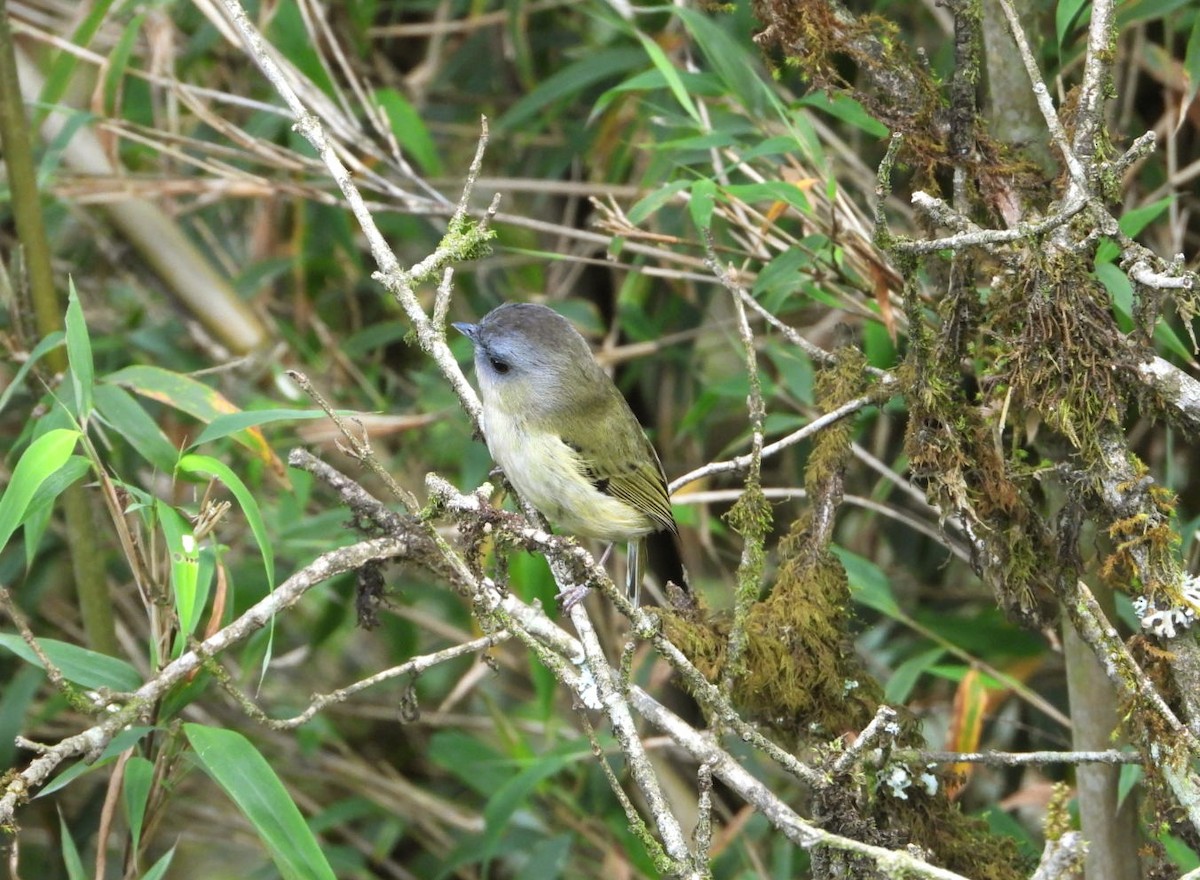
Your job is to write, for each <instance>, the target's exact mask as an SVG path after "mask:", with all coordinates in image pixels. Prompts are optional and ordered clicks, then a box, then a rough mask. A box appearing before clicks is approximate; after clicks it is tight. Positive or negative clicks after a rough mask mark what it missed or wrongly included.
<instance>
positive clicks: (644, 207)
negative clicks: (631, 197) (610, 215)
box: [626, 180, 691, 226]
mask: <svg viewBox="0 0 1200 880" xmlns="http://www.w3.org/2000/svg"><path fill="white" fill-rule="evenodd" d="M689 186H691V183H690V182H689V181H686V180H673V181H671V182H670V183H668V184H667V185H666V186H661V187H659V188H658V189H656V190H655V191H654V192H652V193H650V194H649V195H647V196H643V197H642V198H641V199H639V200H638V201H637V202H635V203H634V205H633V207H631V208H630V209H629V211H628V212H627V214H626V216H627V217H628V218H629V222H630V223H632V224H634V225H635V226H636V225H638V224H639V223H641V222H642V221H643V220H645V219H646V218H647V217H649V216H650V215H651V214H653V213H654V212H655V211H657V210H658V209H659V208H661V207H662V206H663V205H665V204H666V203H667V202H669V201H671V200H672V199H673V198H674V197H675V195H676V194H677V193H679V192H681V191H683V190H685V189H687V188H688V187H689Z"/></svg>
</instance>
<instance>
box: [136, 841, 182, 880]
mask: <svg viewBox="0 0 1200 880" xmlns="http://www.w3.org/2000/svg"><path fill="white" fill-rule="evenodd" d="M173 858H175V847H171V848H170V849H169V850H167V851H166V852H165V853H163V856H162V858H160V859H159V860H158V861H157V862H155V863H154V864H153V865H152V866H151V867H150V870H149V871H147V872H146V873H145V874H143V875H142V880H162V878H163V877H165V876H167V869H168V868H169V867H171V859H173Z"/></svg>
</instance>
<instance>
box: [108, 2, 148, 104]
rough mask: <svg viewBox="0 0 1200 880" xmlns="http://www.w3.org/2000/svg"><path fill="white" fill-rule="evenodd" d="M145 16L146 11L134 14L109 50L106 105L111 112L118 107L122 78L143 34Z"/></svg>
mask: <svg viewBox="0 0 1200 880" xmlns="http://www.w3.org/2000/svg"><path fill="white" fill-rule="evenodd" d="M145 18H146V14H145V13H144V12H142V13H138V14H137V15H135V16H133V18H131V19H130V20H129V24H127V25H125V27H124V29H123V30H122V31H121V37H120V39H118V40H117V43H116V45H115V46H114V47H113V48H112V49H110V50H109V51H108V54H107V56H106V58H105V65H104V70H105V72H104V107H105V109H106V110H108V111H109V112H110V113H111V112H113V111H114V110H115V109H116V106H117V98H118V95H119V93H120V89H121V85H122V80H124V79H125V74H126V71H127V70H128V69H129V59H130V57H131V56H132V55H133V50H134V48H135V47H136V46H137V42H138V38H139V37H140V36H141V34H142V22H143V21H144V20H145Z"/></svg>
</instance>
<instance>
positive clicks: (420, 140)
mask: <svg viewBox="0 0 1200 880" xmlns="http://www.w3.org/2000/svg"><path fill="white" fill-rule="evenodd" d="M374 100H375V103H376V104H378V105H379V106H380V107H381V108H383V112H384V113H385V114H387V118H388V122H389V123H391V126H392V134H394V135H395V136H396V142H397V143H399V144H400V146H401V147H402V148H403V149H404V150H405V152H407V153H408V155H409V156H411V157H412V159H413V161H414V162H415V163H416V164H417V165H419V166H421V169H422V170H423V171H424V172H425V173H426V174H431V175H434V176H440V175H441V174H442V158H441V153H440V152H439V151H438V148H437V144H435V143H434V142H433V138H432V137H430V135H429V129H428V128H426V127H425V120H423V119H422V118H421V114H420V113H418V112H417V110H416V108H415V107H413V105H412V104H410V103H409V102H408V101H407V100H406V99H405V98H404V96H403V95H401V94H400V93H399V92H398V91H396V90H395V89H378V90H377V91H376V92H375V93H374Z"/></svg>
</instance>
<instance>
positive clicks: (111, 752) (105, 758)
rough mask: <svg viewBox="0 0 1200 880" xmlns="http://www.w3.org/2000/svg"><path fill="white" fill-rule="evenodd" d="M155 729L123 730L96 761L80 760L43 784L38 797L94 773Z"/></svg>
mask: <svg viewBox="0 0 1200 880" xmlns="http://www.w3.org/2000/svg"><path fill="white" fill-rule="evenodd" d="M155 730H158V728H157V727H128V728H126V729H125V730H122V731H121V732H120V733H118V734H117V735H116V736H114V737H113V738H112V740H111V741H110V742H109V744H108V745H107V746H105V747H104V751H103V752H101V753H100V757H99V758H96V759H95V760H94V761H90V760H85V761H80V762H78V763H77V764H72V765H71V766H70V767H68V768H67V769H66V770H64V771H63V772H62V773H59V774H58V775H57V776H55V777H54V778H53V779H51V780H50V782H48V783H47V784H46V785H45V786H43V787H42V790H41V791H39V792H38V793H37V795H36V797H39V798H44V797H49V796H50V795H52V794H54V793H55V792H56V791H59V790H61V789H64V788H66V787H67V786H68V785H70V784H71V783H72V782H74V781H75V780H76V779H78V778H79V777H80V776H86V775H87V774H89V773H93V772H95V771H97V770H101V769H103V768H104V767H107V766H108V765H109V764H111V763H112V762H113V761H115V760H117V756H118V755H120V754H121V753H122V752H124V751H127V750H129V749H131V748H133V747H134V746H135V745H137V744H138V741H139V740H140V739H142V738H143V737H145V736H146V734H148V733H151V732H153V731H155Z"/></svg>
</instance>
